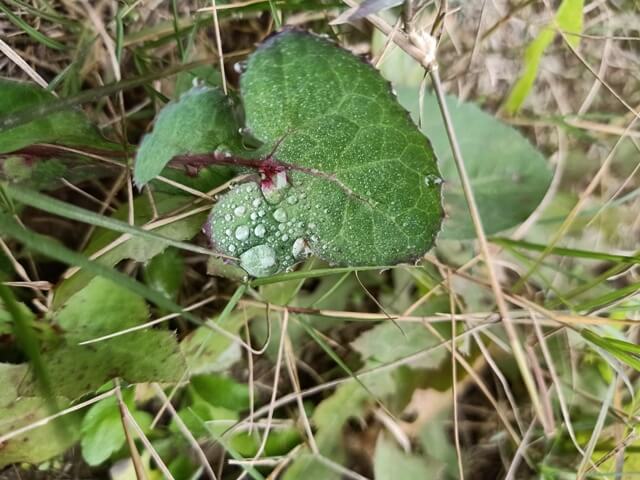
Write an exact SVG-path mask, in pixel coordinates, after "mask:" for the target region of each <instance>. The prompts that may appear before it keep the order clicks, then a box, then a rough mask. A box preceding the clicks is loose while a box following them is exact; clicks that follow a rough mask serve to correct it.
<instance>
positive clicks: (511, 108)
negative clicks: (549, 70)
mask: <svg viewBox="0 0 640 480" xmlns="http://www.w3.org/2000/svg"><path fill="white" fill-rule="evenodd" d="M583 6H584V0H563V1H562V3H561V4H560V7H559V8H558V11H557V13H556V16H555V18H554V20H553V22H552V23H551V24H550V25H549V26H547V27H545V28H544V29H543V30H542V31H541V32H540V33H539V34H538V36H537V37H536V38H535V40H533V42H531V43H530V44H529V46H528V47H527V49H526V50H525V52H524V65H525V68H524V72H523V73H522V76H521V77H520V78H519V79H518V81H517V82H516V84H515V85H514V86H513V88H512V89H511V92H510V93H509V97H508V98H507V101H506V103H505V109H506V110H507V112H509V113H510V114H514V113H517V112H518V110H520V107H521V106H522V104H523V103H524V101H525V99H526V98H527V96H528V95H529V92H531V88H532V87H533V84H534V82H535V80H536V77H537V76H538V68H539V66H540V61H541V60H542V56H543V55H544V52H545V50H546V49H547V47H548V46H549V45H551V43H552V42H553V40H554V39H555V38H556V28H559V29H560V30H562V31H564V32H566V34H567V41H568V42H569V43H570V44H571V45H572V46H573V47H577V46H578V44H579V42H580V37H579V36H578V35H572V33H573V34H580V33H581V32H582V8H583Z"/></svg>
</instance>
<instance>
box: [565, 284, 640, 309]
mask: <svg viewBox="0 0 640 480" xmlns="http://www.w3.org/2000/svg"><path fill="white" fill-rule="evenodd" d="M638 291H640V282H637V283H632V284H631V285H627V286H626V287H623V288H620V289H619V290H615V291H613V292H609V293H606V294H604V295H601V296H599V297H598V298H594V299H593V300H589V301H588V302H584V303H581V304H579V305H577V306H576V307H575V310H577V311H579V312H583V311H590V310H595V309H598V308H602V307H605V306H607V305H610V304H612V303H615V302H617V301H619V300H623V299H624V298H626V297H628V296H630V295H634V294H635V293H637V292H638Z"/></svg>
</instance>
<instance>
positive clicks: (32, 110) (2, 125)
mask: <svg viewBox="0 0 640 480" xmlns="http://www.w3.org/2000/svg"><path fill="white" fill-rule="evenodd" d="M211 61H212V58H203V59H200V60H197V61H194V62H190V63H186V64H184V65H175V66H172V67H170V68H166V69H164V70H161V71H159V72H152V73H149V74H147V75H141V76H139V77H135V78H130V79H128V80H121V81H119V82H114V83H110V84H108V85H105V86H104V87H98V88H92V89H91V90H84V91H82V92H80V93H78V94H76V95H72V96H70V97H65V98H58V99H56V100H52V101H50V102H47V103H42V104H40V105H35V106H33V107H29V108H25V109H23V110H20V111H18V112H12V113H9V114H6V115H2V116H0V132H4V131H6V130H9V129H11V128H14V127H17V126H19V125H23V124H25V123H29V122H31V121H33V120H35V119H37V118H41V117H43V116H47V115H49V114H51V113H53V112H57V111H60V110H65V109H68V108H71V107H75V106H76V105H80V104H83V103H87V102H91V101H93V100H96V99H99V98H102V97H106V96H108V95H113V94H114V93H117V92H120V91H122V90H127V89H130V88H134V87H138V86H140V85H145V84H147V83H149V82H152V81H154V80H159V79H161V78H165V77H169V76H171V75H175V74H177V73H180V72H185V71H188V70H192V69H194V68H196V67H200V66H202V65H208V64H210V63H211Z"/></svg>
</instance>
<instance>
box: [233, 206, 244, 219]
mask: <svg viewBox="0 0 640 480" xmlns="http://www.w3.org/2000/svg"><path fill="white" fill-rule="evenodd" d="M246 210H247V209H246V208H244V206H243V205H240V206H239V207H236V208H234V210H233V213H235V214H236V216H237V217H240V216H242V215H244V212H245V211H246Z"/></svg>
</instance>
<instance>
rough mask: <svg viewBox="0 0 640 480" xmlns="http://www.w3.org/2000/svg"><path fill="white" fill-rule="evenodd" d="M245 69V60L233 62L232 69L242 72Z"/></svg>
mask: <svg viewBox="0 0 640 480" xmlns="http://www.w3.org/2000/svg"><path fill="white" fill-rule="evenodd" d="M246 69H247V62H236V63H234V64H233V71H234V72H236V73H244V72H245V70H246Z"/></svg>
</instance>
